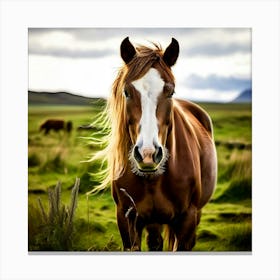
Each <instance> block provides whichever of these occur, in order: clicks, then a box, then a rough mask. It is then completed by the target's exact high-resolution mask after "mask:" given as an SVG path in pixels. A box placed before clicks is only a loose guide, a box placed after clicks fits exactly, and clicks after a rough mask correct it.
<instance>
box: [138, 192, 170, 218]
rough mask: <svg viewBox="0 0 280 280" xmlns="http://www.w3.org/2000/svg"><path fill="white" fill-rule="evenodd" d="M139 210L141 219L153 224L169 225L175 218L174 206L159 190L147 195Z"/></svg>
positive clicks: (139, 205)
mask: <svg viewBox="0 0 280 280" xmlns="http://www.w3.org/2000/svg"><path fill="white" fill-rule="evenodd" d="M137 210H138V215H139V217H141V218H143V219H144V220H145V221H147V222H151V223H154V222H156V223H167V222H169V221H170V220H172V219H173V218H174V216H175V206H174V204H173V203H172V202H171V201H170V200H169V199H168V198H167V197H166V196H165V195H164V193H162V192H160V191H159V190H155V191H152V192H147V193H145V196H143V198H142V199H141V200H140V201H138V203H137Z"/></svg>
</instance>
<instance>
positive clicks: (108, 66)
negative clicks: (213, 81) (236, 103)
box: [29, 28, 251, 101]
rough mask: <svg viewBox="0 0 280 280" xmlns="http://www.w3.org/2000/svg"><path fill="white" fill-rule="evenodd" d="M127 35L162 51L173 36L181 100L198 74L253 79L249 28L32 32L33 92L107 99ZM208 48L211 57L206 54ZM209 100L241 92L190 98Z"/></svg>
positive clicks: (203, 93) (198, 94) (209, 92)
mask: <svg viewBox="0 0 280 280" xmlns="http://www.w3.org/2000/svg"><path fill="white" fill-rule="evenodd" d="M126 36H130V40H131V41H132V43H134V44H135V43H140V44H147V43H148V44H149V42H147V41H149V40H150V41H153V42H156V43H160V44H161V45H162V47H163V48H166V47H167V46H168V44H169V43H170V42H171V37H175V38H176V39H177V40H178V41H179V43H180V50H181V51H180V56H179V59H178V61H177V64H176V65H175V66H174V68H173V69H174V75H175V77H176V81H177V87H176V88H177V90H178V89H180V91H182V92H184V94H181V96H182V97H185V92H192V89H189V88H187V87H186V83H185V81H186V79H187V78H188V77H189V76H191V75H193V74H195V75H197V76H201V77H202V78H203V77H204V78H206V77H209V76H211V75H216V76H219V77H235V78H239V79H250V78H251V51H250V46H251V32H250V29H242V28H241V29H215V28H214V29H208V28H205V29H183V28H179V29H173V28H172V29H142V28H138V29H129V28H128V29H119V28H117V29H114V28H108V29H106V28H105V29H47V30H44V29H30V30H29V88H30V89H32V90H45V91H48V90H49V91H58V90H63V91H70V92H72V93H78V94H83V95H86V96H104V97H107V96H108V94H109V91H110V87H111V84H112V82H113V80H114V78H115V76H116V69H117V68H118V67H120V66H121V64H122V61H121V59H120V56H119V46H120V43H121V41H122V39H124V38H125V37H126ZM208 47H209V48H210V47H211V51H212V53H210V50H209V53H208V54H207V48H208ZM190 50H193V52H194V51H195V54H194V53H193V54H192V52H191V51H190ZM179 95H180V94H179V93H178V96H179ZM207 95H208V98H209V99H215V98H217V100H222V101H224V100H226V99H230V98H233V97H235V96H234V95H236V91H235V92H229V91H227V92H224V93H223V94H221V92H220V93H218V92H215V91H213V89H212V90H210V89H208V90H206V89H205V90H203V91H197V90H195V93H194V94H193V93H190V94H189V96H191V98H195V99H199V98H201V99H207V98H206V97H207Z"/></svg>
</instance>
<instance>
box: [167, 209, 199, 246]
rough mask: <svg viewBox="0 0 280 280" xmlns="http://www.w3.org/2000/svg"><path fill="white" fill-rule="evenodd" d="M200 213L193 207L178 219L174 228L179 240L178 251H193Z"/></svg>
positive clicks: (173, 225)
mask: <svg viewBox="0 0 280 280" xmlns="http://www.w3.org/2000/svg"><path fill="white" fill-rule="evenodd" d="M198 217H199V212H198V211H197V208H196V207H195V206H193V205H191V206H190V207H189V208H188V210H187V211H186V212H184V213H182V214H181V215H180V216H179V217H177V218H176V219H175V221H174V223H173V224H172V228H173V230H174V233H175V235H176V239H177V251H191V250H192V248H193V247H194V245H195V242H196V227H197V224H198Z"/></svg>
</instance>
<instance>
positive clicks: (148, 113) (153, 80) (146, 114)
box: [132, 68, 164, 154]
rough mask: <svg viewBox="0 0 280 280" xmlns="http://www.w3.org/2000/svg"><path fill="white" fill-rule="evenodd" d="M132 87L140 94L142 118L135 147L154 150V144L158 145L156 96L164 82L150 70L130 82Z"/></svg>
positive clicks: (152, 69) (154, 70)
mask: <svg viewBox="0 0 280 280" xmlns="http://www.w3.org/2000/svg"><path fill="white" fill-rule="evenodd" d="M132 85H133V86H134V87H135V89H136V90H137V91H138V92H139V93H140V96H141V109H142V116H141V120H140V125H141V130H140V134H139V136H138V139H137V142H136V145H137V146H139V148H140V153H141V154H142V152H143V149H154V143H155V144H157V145H158V146H160V144H159V143H158V126H157V118H156V109H157V102H158V96H159V95H160V93H161V92H162V90H163V87H164V81H163V79H162V78H161V76H160V74H159V72H158V70H156V69H155V68H151V69H150V70H149V71H148V72H147V73H146V74H145V75H144V76H143V77H142V78H140V79H138V80H135V81H134V82H132Z"/></svg>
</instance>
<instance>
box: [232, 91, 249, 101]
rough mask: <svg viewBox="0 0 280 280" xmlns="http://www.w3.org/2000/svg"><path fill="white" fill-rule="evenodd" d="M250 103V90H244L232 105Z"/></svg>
mask: <svg viewBox="0 0 280 280" xmlns="http://www.w3.org/2000/svg"><path fill="white" fill-rule="evenodd" d="M250 102H252V89H245V90H244V91H242V92H241V93H240V94H239V95H238V96H237V97H236V98H235V99H234V100H233V101H232V103H250Z"/></svg>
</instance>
